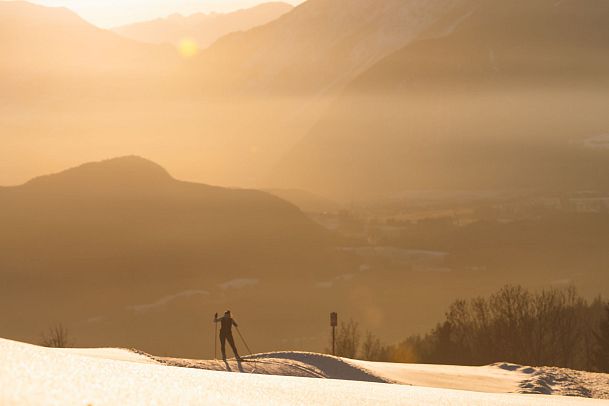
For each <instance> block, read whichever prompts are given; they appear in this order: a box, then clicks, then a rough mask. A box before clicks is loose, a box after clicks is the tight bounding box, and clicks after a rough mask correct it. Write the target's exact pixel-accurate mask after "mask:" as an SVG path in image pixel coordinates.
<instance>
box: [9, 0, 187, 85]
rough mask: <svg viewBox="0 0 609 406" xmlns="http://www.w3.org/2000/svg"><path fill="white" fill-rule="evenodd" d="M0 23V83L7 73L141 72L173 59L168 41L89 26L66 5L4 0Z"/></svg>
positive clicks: (161, 67) (166, 66)
mask: <svg viewBox="0 0 609 406" xmlns="http://www.w3.org/2000/svg"><path fill="white" fill-rule="evenodd" d="M0 25H1V26H2V30H1V31H0V70H1V71H2V72H4V74H5V75H3V79H2V80H0V83H2V84H4V82H5V80H6V79H8V78H7V77H6V74H7V73H10V74H14V75H16V76H18V77H19V78H27V77H28V76H30V75H37V76H43V75H46V76H47V77H49V76H51V77H57V76H62V77H63V76H69V75H76V76H77V77H78V76H89V77H90V76H99V75H102V74H105V75H110V74H114V75H115V74H117V73H118V72H123V73H125V74H126V73H131V74H133V73H138V74H139V75H142V74H144V73H147V72H157V71H163V70H166V69H169V68H170V67H171V66H172V64H173V63H175V62H176V61H177V56H176V55H174V54H175V52H173V51H172V50H171V49H170V48H169V47H167V48H165V47H159V46H153V45H146V44H141V43H138V42H135V41H131V40H127V39H124V38H122V37H120V36H119V35H117V34H114V33H112V32H109V31H106V30H102V29H99V28H97V27H94V26H92V25H91V24H89V23H87V22H85V21H84V20H83V19H81V18H80V17H79V16H78V15H76V14H75V13H73V12H72V11H69V10H68V9H66V8H55V7H44V6H38V5H34V4H31V3H27V2H24V1H2V2H0ZM152 61H154V63H151V62H152ZM143 67H147V70H143Z"/></svg>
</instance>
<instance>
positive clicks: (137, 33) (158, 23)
mask: <svg viewBox="0 0 609 406" xmlns="http://www.w3.org/2000/svg"><path fill="white" fill-rule="evenodd" d="M292 8H293V7H292V5H290V4H287V3H281V2H271V3H263V4H260V5H257V6H255V7H252V8H248V9H243V10H237V11H234V12H231V13H225V14H221V13H210V14H204V13H197V14H193V15H190V16H182V15H179V14H173V15H171V16H169V17H166V18H160V19H157V20H153V21H145V22H139V23H135V24H130V25H125V26H122V27H117V28H115V29H114V30H113V31H114V32H116V33H117V34H120V35H122V36H124V37H127V38H131V39H133V40H137V41H141V42H149V43H153V44H174V45H179V44H180V42H181V41H183V40H185V39H190V40H194V41H195V42H196V43H197V45H198V47H199V48H200V49H204V48H207V47H208V46H210V45H211V44H212V43H214V42H215V41H216V40H217V39H218V38H220V37H223V36H224V35H226V34H230V33H232V32H236V31H245V30H249V29H251V28H254V27H256V26H260V25H264V24H266V23H268V22H271V21H273V20H275V19H277V18H278V17H280V16H281V15H283V14H285V13H287V12H289V11H290V10H291V9H292Z"/></svg>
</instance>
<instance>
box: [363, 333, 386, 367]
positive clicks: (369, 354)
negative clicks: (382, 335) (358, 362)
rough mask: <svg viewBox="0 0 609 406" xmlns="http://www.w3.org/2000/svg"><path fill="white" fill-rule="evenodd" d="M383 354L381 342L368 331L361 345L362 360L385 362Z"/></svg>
mask: <svg viewBox="0 0 609 406" xmlns="http://www.w3.org/2000/svg"><path fill="white" fill-rule="evenodd" d="M385 352H386V351H384V348H383V345H382V344H381V340H380V339H379V338H378V337H375V336H374V335H373V334H372V333H371V332H370V331H368V332H367V333H366V339H365V340H364V343H363V344H362V354H361V357H362V359H364V360H367V361H385Z"/></svg>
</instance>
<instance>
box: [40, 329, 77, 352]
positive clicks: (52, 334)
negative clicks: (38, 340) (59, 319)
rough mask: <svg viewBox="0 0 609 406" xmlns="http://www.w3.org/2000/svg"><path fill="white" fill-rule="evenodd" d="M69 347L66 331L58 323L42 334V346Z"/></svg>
mask: <svg viewBox="0 0 609 406" xmlns="http://www.w3.org/2000/svg"><path fill="white" fill-rule="evenodd" d="M69 345H70V340H69V335H68V329H67V328H66V327H64V325H63V324H61V323H58V324H56V325H54V326H52V327H50V328H49V330H48V331H47V332H46V333H43V334H42V346H43V347H50V348H66V347H67V346H69Z"/></svg>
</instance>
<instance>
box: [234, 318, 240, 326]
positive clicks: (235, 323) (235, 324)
mask: <svg viewBox="0 0 609 406" xmlns="http://www.w3.org/2000/svg"><path fill="white" fill-rule="evenodd" d="M233 325H234V326H235V327H239V326H238V325H237V322H236V321H235V319H233Z"/></svg>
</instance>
